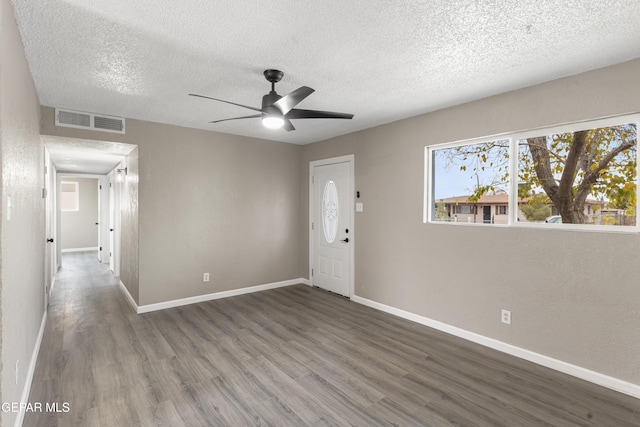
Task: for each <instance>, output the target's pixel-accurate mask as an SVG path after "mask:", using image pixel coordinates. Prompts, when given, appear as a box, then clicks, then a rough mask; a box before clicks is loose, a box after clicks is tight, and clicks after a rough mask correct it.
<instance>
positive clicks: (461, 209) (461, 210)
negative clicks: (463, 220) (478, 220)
mask: <svg viewBox="0 0 640 427" xmlns="http://www.w3.org/2000/svg"><path fill="white" fill-rule="evenodd" d="M455 212H456V213H457V214H469V215H470V214H473V212H474V210H473V206H471V205H457V206H456V209H455Z"/></svg>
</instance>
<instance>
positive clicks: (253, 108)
mask: <svg viewBox="0 0 640 427" xmlns="http://www.w3.org/2000/svg"><path fill="white" fill-rule="evenodd" d="M189 96H197V97H198V98H206V99H213V100H214V101H219V102H224V103H227V104H231V105H237V106H238V107H244V108H248V109H250V110H253V111H260V112H262V110H261V109H260V108H256V107H250V106H248V105H243V104H238V103H236V102H231V101H225V100H224V99H218V98H212V97H210V96H204V95H197V94H195V93H190V94H189Z"/></svg>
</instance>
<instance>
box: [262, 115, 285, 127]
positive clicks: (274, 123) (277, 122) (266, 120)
mask: <svg viewBox="0 0 640 427" xmlns="http://www.w3.org/2000/svg"><path fill="white" fill-rule="evenodd" d="M262 125H263V126H264V127H266V128H268V129H280V128H281V127H282V126H284V119H283V118H282V117H278V116H273V115H269V116H264V117H263V118H262Z"/></svg>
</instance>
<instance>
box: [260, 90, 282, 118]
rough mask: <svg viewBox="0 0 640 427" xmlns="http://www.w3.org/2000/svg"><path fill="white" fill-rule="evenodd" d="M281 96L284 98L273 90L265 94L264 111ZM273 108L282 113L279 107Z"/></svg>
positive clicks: (263, 98) (263, 100)
mask: <svg viewBox="0 0 640 427" xmlns="http://www.w3.org/2000/svg"><path fill="white" fill-rule="evenodd" d="M280 98H282V97H281V96H280V95H278V94H277V93H276V92H275V91H273V90H272V91H271V92H269V93H268V94H266V95H265V96H263V97H262V111H263V112H264V111H265V110H266V109H267V108H268V107H271V106H272V105H273V104H274V103H275V102H276V101H277V100H279V99H280ZM273 109H274V110H276V111H278V112H279V113H280V110H278V108H277V107H273ZM281 114H282V113H281Z"/></svg>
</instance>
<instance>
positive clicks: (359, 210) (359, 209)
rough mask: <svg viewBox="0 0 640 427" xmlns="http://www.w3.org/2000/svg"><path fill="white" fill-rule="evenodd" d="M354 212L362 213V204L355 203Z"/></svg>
mask: <svg viewBox="0 0 640 427" xmlns="http://www.w3.org/2000/svg"><path fill="white" fill-rule="evenodd" d="M356 212H364V204H363V203H356Z"/></svg>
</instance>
